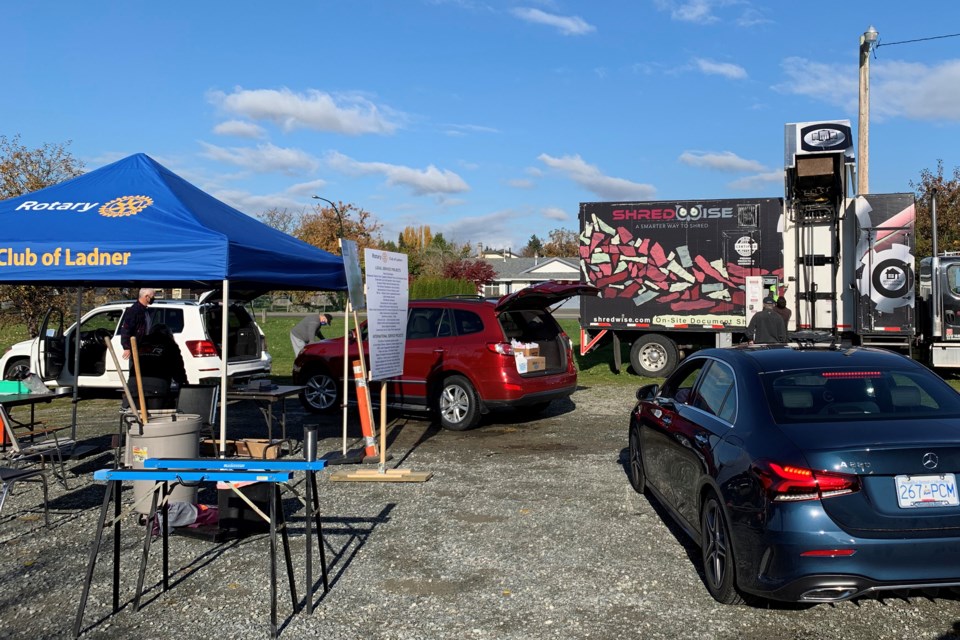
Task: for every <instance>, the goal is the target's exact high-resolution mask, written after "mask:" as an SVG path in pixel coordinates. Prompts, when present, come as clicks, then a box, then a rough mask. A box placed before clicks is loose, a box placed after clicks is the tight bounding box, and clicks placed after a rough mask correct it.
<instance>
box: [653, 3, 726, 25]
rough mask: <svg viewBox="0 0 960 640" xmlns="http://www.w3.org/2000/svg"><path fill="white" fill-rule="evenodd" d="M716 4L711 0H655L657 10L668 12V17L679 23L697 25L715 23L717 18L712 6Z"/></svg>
mask: <svg viewBox="0 0 960 640" xmlns="http://www.w3.org/2000/svg"><path fill="white" fill-rule="evenodd" d="M715 4H716V2H714V1H713V0H686V1H685V2H684V1H682V0H656V5H657V8H658V9H660V10H661V11H669V12H670V17H671V18H673V19H674V20H679V21H681V22H695V23H698V24H707V23H710V22H716V21H717V19H718V18H717V17H716V16H715V15H713V6H714V5H715Z"/></svg>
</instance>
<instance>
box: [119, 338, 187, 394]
mask: <svg viewBox="0 0 960 640" xmlns="http://www.w3.org/2000/svg"><path fill="white" fill-rule="evenodd" d="M137 355H138V356H139V360H140V379H141V380H142V382H143V394H144V397H145V398H146V401H147V408H148V409H173V408H175V407H176V406H177V405H176V393H174V392H173V391H172V384H171V383H173V382H176V383H177V384H178V385H184V384H186V383H187V370H186V368H185V367H184V365H183V354H181V353H180V345H178V344H177V343H176V341H175V340H174V338H173V333H172V332H171V331H170V329H169V328H168V327H167V325H165V324H156V325H154V326H153V328H152V329H151V330H150V333H149V334H148V335H147V336H146V337H144V338H143V340H137ZM128 386H129V388H130V393H131V395H132V396H133V397H134V401H135V402H139V396H138V393H137V378H136V375H134V374H132V373H131V375H130V380H129V383H128Z"/></svg>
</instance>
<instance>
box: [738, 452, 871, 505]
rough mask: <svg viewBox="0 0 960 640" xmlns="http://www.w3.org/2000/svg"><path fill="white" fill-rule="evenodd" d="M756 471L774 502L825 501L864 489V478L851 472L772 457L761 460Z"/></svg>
mask: <svg viewBox="0 0 960 640" xmlns="http://www.w3.org/2000/svg"><path fill="white" fill-rule="evenodd" d="M753 470H754V473H756V474H757V477H758V478H760V483H761V484H763V488H764V489H765V490H766V492H767V495H768V496H769V497H770V499H771V500H773V501H774V502H797V501H800V500H821V499H823V498H832V497H835V496H842V495H846V494H848V493H854V492H856V491H859V490H860V479H859V478H858V477H857V476H856V475H853V474H848V473H834V472H832V471H814V470H812V469H806V468H804V467H797V466H793V465H786V464H777V463H776V462H771V461H769V460H759V461H757V462H756V463H755V464H754V466H753Z"/></svg>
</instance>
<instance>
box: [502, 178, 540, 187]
mask: <svg viewBox="0 0 960 640" xmlns="http://www.w3.org/2000/svg"><path fill="white" fill-rule="evenodd" d="M507 185H508V186H510V187H513V188H514V189H533V187H534V186H535V183H534V181H533V180H528V179H527V178H514V179H513V180H507Z"/></svg>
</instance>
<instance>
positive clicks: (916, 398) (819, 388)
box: [762, 367, 960, 423]
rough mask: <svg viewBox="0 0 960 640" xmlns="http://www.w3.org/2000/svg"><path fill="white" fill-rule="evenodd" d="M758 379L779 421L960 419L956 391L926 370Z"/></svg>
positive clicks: (817, 372)
mask: <svg viewBox="0 0 960 640" xmlns="http://www.w3.org/2000/svg"><path fill="white" fill-rule="evenodd" d="M762 380H763V387H764V392H765V394H766V396H767V402H768V404H769V406H770V410H771V412H772V413H773V417H774V419H775V420H776V421H777V422H778V423H791V422H831V423H836V422H848V421H860V420H884V419H898V420H901V419H911V418H930V417H938V418H957V417H960V395H958V394H957V392H956V391H954V390H953V389H952V388H950V386H948V385H947V384H946V383H945V382H943V381H942V380H941V379H940V378H938V377H937V376H935V375H934V374H932V373H929V372H927V371H924V370H913V369H902V370H901V369H894V368H884V367H879V368H878V367H871V368H869V370H866V369H862V368H836V369H805V370H793V371H777V372H771V373H766V374H763V375H762Z"/></svg>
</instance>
